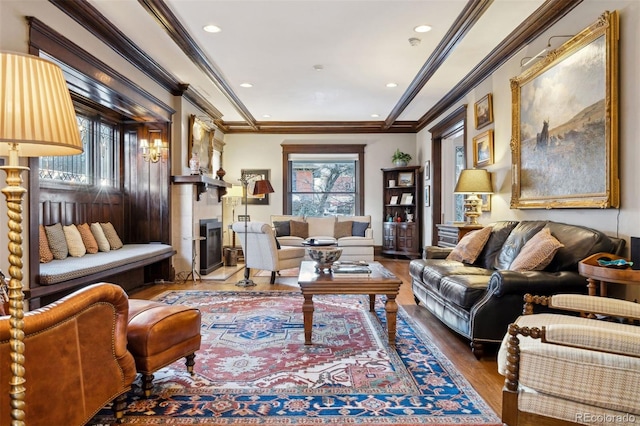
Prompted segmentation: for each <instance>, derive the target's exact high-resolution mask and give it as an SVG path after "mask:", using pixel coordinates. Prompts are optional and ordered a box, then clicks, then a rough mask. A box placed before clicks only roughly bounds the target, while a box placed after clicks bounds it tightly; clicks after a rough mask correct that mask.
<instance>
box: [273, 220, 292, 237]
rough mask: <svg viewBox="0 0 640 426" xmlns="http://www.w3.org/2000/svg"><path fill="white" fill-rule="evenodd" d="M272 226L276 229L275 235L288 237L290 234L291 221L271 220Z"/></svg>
mask: <svg viewBox="0 0 640 426" xmlns="http://www.w3.org/2000/svg"><path fill="white" fill-rule="evenodd" d="M273 228H274V229H275V230H276V237H288V236H289V235H291V221H290V220H282V221H280V220H278V221H275V222H273Z"/></svg>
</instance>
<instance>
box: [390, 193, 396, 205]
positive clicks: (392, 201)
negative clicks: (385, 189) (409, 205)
mask: <svg viewBox="0 0 640 426" xmlns="http://www.w3.org/2000/svg"><path fill="white" fill-rule="evenodd" d="M389 204H398V196H397V195H393V196H392V197H391V200H389Z"/></svg>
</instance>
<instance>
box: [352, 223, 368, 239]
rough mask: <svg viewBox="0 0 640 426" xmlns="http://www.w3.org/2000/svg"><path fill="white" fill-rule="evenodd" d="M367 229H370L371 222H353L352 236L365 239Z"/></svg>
mask: <svg viewBox="0 0 640 426" xmlns="http://www.w3.org/2000/svg"><path fill="white" fill-rule="evenodd" d="M367 228H369V222H353V228H352V230H351V235H353V236H355V237H364V236H365V235H366V234H365V233H366V232H367Z"/></svg>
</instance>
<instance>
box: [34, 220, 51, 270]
mask: <svg viewBox="0 0 640 426" xmlns="http://www.w3.org/2000/svg"><path fill="white" fill-rule="evenodd" d="M38 232H39V234H40V235H39V237H38V240H39V243H40V248H39V252H40V253H39V254H40V263H48V262H51V261H52V260H53V253H51V249H50V248H49V240H48V239H47V233H46V232H45V230H44V226H43V225H39V226H38Z"/></svg>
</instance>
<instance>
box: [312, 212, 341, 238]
mask: <svg viewBox="0 0 640 426" xmlns="http://www.w3.org/2000/svg"><path fill="white" fill-rule="evenodd" d="M305 220H306V222H307V223H308V224H309V235H308V236H309V237H333V225H334V224H335V223H336V218H335V216H331V217H307V218H306V219H305Z"/></svg>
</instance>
